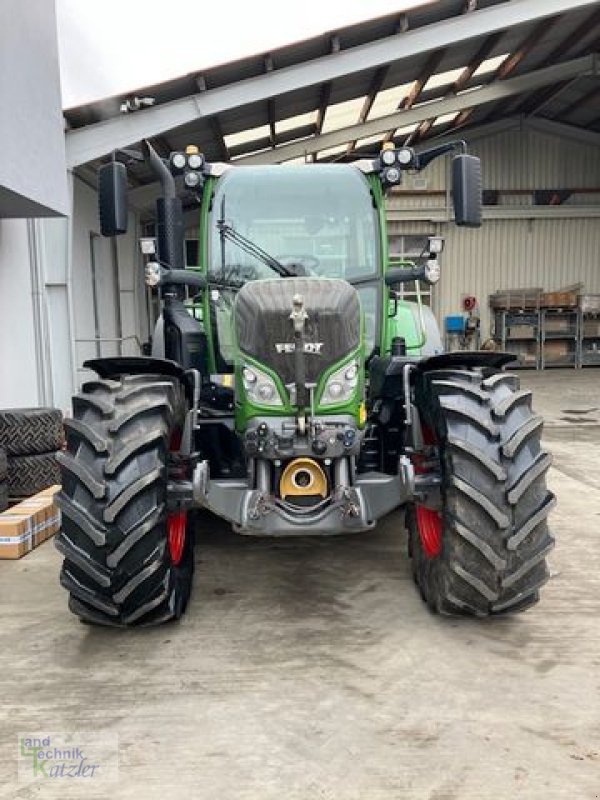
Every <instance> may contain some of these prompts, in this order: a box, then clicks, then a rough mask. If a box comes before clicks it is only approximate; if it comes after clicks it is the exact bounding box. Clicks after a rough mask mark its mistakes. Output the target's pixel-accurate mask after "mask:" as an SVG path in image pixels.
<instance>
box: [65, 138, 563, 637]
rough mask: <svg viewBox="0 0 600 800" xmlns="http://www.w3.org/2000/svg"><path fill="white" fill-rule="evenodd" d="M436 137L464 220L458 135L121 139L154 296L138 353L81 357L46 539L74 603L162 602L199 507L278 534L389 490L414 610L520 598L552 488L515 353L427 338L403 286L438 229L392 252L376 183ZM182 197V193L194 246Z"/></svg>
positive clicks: (361, 511)
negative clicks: (199, 143)
mask: <svg viewBox="0 0 600 800" xmlns="http://www.w3.org/2000/svg"><path fill="white" fill-rule="evenodd" d="M446 153H451V154H453V161H452V184H453V186H452V190H453V202H454V214H455V221H456V224H458V225H465V226H471V227H476V226H479V225H480V224H481V173H480V164H479V160H478V159H477V158H475V157H474V156H472V155H469V154H467V152H466V146H465V144H464V142H454V143H451V144H444V145H440V146H438V147H435V148H433V149H430V150H425V151H421V152H417V151H415V150H414V149H412V148H408V147H403V148H400V149H394V148H390V149H384V150H382V151H381V153H379V155H378V156H377V157H376V158H374V159H369V160H362V161H356V162H355V163H353V164H309V165H308V164H307V165H298V166H291V165H288V166H286V165H282V166H235V165H225V164H209V163H207V162H206V161H205V159H204V158H203V156H202V154H201V153H200V152H198V150H197V148H195V147H190V148H188V149H187V150H186V152H185V153H183V152H177V153H172V154H171V156H170V158H169V159H162V158H160V157H159V156H158V155H157V153H156V152H155V150H154V149H153V148H152V146H151V145H150V144H149V143H147V142H146V143H144V144H143V152H142V153H141V154H136V153H135V152H134V151H127V153H126V158H133V157H136V158H143V159H144V160H145V162H146V164H147V165H149V166H150V167H151V168H152V170H153V172H154V174H155V175H156V177H157V178H158V179H159V180H160V183H161V196H160V198H159V199H158V201H157V226H156V238H155V239H144V240H142V251H143V252H144V253H146V260H147V263H146V266H145V274H146V282H147V283H148V285H151V286H154V287H156V290H157V292H159V293H160V298H161V308H162V312H161V315H160V318H159V320H158V323H157V325H156V329H155V332H154V336H153V340H152V350H151V354H149V355H147V356H140V357H115V358H100V359H95V360H92V361H88V362H86V364H85V366H86V367H87V368H88V369H90V370H93V371H94V372H95V373H96V374H97V376H98V377H97V378H96V379H95V380H91V381H89V382H87V383H85V384H84V385H83V387H82V389H81V392H80V393H79V394H77V395H76V396H75V397H74V399H73V418H72V419H68V420H67V421H66V432H67V449H66V452H64V453H62V454H61V455H60V462H61V469H62V477H63V489H62V492H61V494H60V496H59V504H60V507H61V509H62V513H63V527H62V532H61V533H60V535H59V536H58V537H57V539H56V546H57V548H58V550H59V551H60V552H61V554H62V555H63V556H64V563H63V567H62V571H61V583H62V585H63V586H64V588H65V589H66V590H67V591H68V592H69V596H70V599H69V607H70V609H71V611H72V612H73V613H74V614H76V615H77V616H78V617H79V618H80V619H81V620H83V621H85V622H91V623H98V624H102V625H116V626H136V625H153V624H157V623H159V622H162V621H166V620H170V619H177V618H179V617H180V616H181V615H182V614H183V612H184V611H185V608H186V606H187V603H188V600H189V597H190V592H191V588H192V575H193V571H194V533H195V531H194V527H195V525H194V521H195V516H196V515H195V514H194V513H193V512H194V510H195V509H207V510H209V511H211V512H212V513H214V514H216V515H217V516H219V517H222V518H223V519H225V520H227V521H228V522H229V523H230V524H231V525H232V527H233V529H234V531H237V532H238V533H240V534H244V535H252V536H281V537H283V536H301V535H307V534H309V535H311V536H314V535H317V534H322V535H330V534H346V533H365V532H368V531H370V530H372V529H373V528H374V527H375V525H376V524H377V521H378V520H379V519H381V518H382V517H383V516H385V515H386V514H389V513H390V512H391V511H393V510H394V509H398V508H402V509H404V512H405V513H404V519H405V527H406V529H407V531H408V550H409V555H410V558H411V560H412V571H413V575H414V579H415V582H416V584H417V587H418V589H419V591H420V593H421V596H422V598H423V600H424V601H425V602H426V603H427V604H428V606H429V608H430V609H431V610H433V611H435V612H439V613H442V614H450V615H474V616H478V617H484V616H490V615H499V614H504V613H510V612H516V611H522V610H524V609H526V608H528V607H530V606H531V605H533V604H534V603H535V602H536V601H537V600H538V598H539V590H540V587H541V586H542V585H543V584H544V583H545V581H546V580H547V578H548V571H547V567H546V562H545V558H546V555H547V553H548V552H549V551H550V549H551V548H552V545H553V539H552V537H551V536H550V534H549V532H548V527H547V516H548V513H549V511H550V509H551V508H552V506H553V503H554V498H553V495H552V494H551V493H550V492H549V491H548V490H547V489H546V481H545V473H546V471H547V469H548V466H549V465H550V456H549V455H548V454H547V453H546V452H545V451H544V450H542V448H541V445H540V433H541V428H542V419H541V418H540V417H539V416H537V415H535V414H534V413H533V412H532V410H531V393H530V392H528V391H521V390H520V389H519V382H518V379H517V378H516V377H515V376H513V375H511V374H509V373H507V372H505V371H504V367H505V365H506V364H507V363H509V362H510V361H511V360H512V357H511V356H510V355H507V354H505V353H497V352H489V351H486V352H482V351H480V352H475V351H474V352H452V353H444V352H443V348H442V343H441V338H440V334H439V331H438V328H437V325H436V323H435V320H434V318H433V315H432V313H431V311H430V309H429V308H428V307H427V306H425V305H424V304H423V303H421V302H420V295H419V291H418V287H419V286H420V285H422V282H429V283H434V282H436V281H437V279H438V278H439V262H438V255H439V253H440V251H441V249H442V244H443V242H442V240H441V239H439V238H434V237H432V238H430V239H429V240H428V243H427V246H426V247H425V249H424V251H423V253H422V257H421V258H419V259H416V260H415V261H414V262H410V263H409V262H405V261H393V260H392V259H391V258H390V256H389V253H388V241H387V231H386V211H385V203H384V198H385V192H386V190H387V189H388V188H390V187H393V186H396V185H398V184H399V183H400V182H401V180H402V176H403V173H404V172H406V171H409V170H410V171H413V172H414V171H418V170H421V169H423V168H425V167H426V166H427V164H428V163H429V162H430V161H432V160H433V159H434V158H436V157H438V156H442V155H444V154H446ZM121 157H122V155H121V154H115V156H114V157H113V160H112V161H111V162H110V163H108V164H106V165H104V166H103V167H102V168H101V169H100V173H99V200H100V220H101V230H102V233H103V235H106V236H115V235H118V234H120V233H124V232H125V230H126V228H127V198H126V186H127V173H126V166H125V164H124V163H122V162H121V161H119V160H118V159H119V158H121ZM183 201H185V202H186V204H188V205H189V204H192V205H193V206H194V207H196V208H199V258H198V262H199V265H198V266H196V267H194V268H189V267H188V268H186V267H185V264H184V216H183V210H182V209H183ZM407 282H410V283H411V285H412V284H414V286H415V289H414V291H415V292H416V296H417V298H418V302H416V303H409V302H406V301H405V300H404V299H403V294H402V291H401V290H402V285H403V284H406V283H407ZM203 518H204V519H205V520H206V519H207V518H210V517H208V516H206V515H205V516H204V517H203ZM193 520H194V521H193ZM204 524H206V523H204ZM402 531H403V526H402V524H401V517H398V535H402Z"/></svg>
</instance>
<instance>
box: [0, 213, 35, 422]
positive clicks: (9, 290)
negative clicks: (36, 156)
mask: <svg viewBox="0 0 600 800" xmlns="http://www.w3.org/2000/svg"><path fill="white" fill-rule="evenodd" d="M37 375H38V373H37V353H36V341H35V330H34V317H33V307H32V294H31V274H30V269H29V237H28V234H27V221H26V220H3V219H0V407H2V408H17V407H23V406H30V405H37V404H38V403H39V401H40V398H39V387H38V377H37Z"/></svg>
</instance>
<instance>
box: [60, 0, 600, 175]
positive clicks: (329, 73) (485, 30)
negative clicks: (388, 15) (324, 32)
mask: <svg viewBox="0 0 600 800" xmlns="http://www.w3.org/2000/svg"><path fill="white" fill-rule="evenodd" d="M596 2H597V0H544V3H540V0H519V2H513V3H501V4H499V5H496V6H492V7H490V8H486V9H483V10H481V11H476V12H473V13H471V14H463V15H461V16H459V17H452V18H450V19H446V20H442V21H441V22H438V23H436V24H431V25H426V26H423V27H421V28H416V29H415V30H412V31H407V32H406V33H399V34H395V35H393V36H388V37H386V38H384V39H378V40H376V41H373V42H368V43H366V44H363V45H358V46H356V47H352V48H348V49H347V50H340V51H339V52H337V53H330V54H329V55H326V56H322V57H320V58H316V59H314V60H312V61H308V62H305V63H300V64H294V65H292V66H289V67H284V68H282V69H275V70H273V72H270V73H268V74H262V75H257V76H256V77H253V78H246V79H245V80H241V81H238V82H236V83H233V84H228V85H226V86H222V87H219V88H217V89H209V90H207V91H205V92H203V93H199V94H195V95H191V96H189V97H184V98H181V99H179V100H173V101H172V102H169V103H160V104H158V105H156V106H153V107H152V108H148V109H144V110H141V111H136V112H135V113H133V114H127V115H123V116H118V117H113V118H110V119H107V120H104V121H102V122H97V123H95V124H92V125H87V126H84V127H82V128H74V129H72V130H70V131H68V132H67V134H66V145H67V165H68V167H69V168H70V169H71V168H73V167H75V166H77V165H78V164H84V163H86V162H88V161H93V160H94V159H96V158H99V157H100V156H103V155H105V154H106V153H109V152H111V151H112V150H114V149H115V148H118V147H126V146H128V145H131V144H133V143H135V142H139V141H140V140H141V139H145V138H148V137H152V136H158V135H160V134H161V133H164V132H165V131H168V130H170V129H172V128H177V127H179V126H181V125H186V124H187V123H189V122H193V121H194V120H196V119H198V118H205V117H212V116H214V115H216V114H221V113H223V112H225V111H228V110H230V109H233V108H240V107H242V106H246V105H249V104H252V103H257V102H261V101H264V100H268V99H269V98H270V97H277V96H278V95H282V94H286V93H288V92H293V91H296V90H298V89H302V88H304V87H306V86H316V85H319V84H323V83H326V82H327V81H333V80H335V79H336V78H341V77H344V76H346V75H352V74H356V73H359V72H364V71H365V70H369V69H376V68H377V67H382V66H384V65H385V64H388V63H390V62H395V61H401V60H404V59H409V58H413V57H416V56H420V55H422V54H424V53H430V52H432V51H434V50H438V49H440V48H442V47H448V46H453V45H454V46H459V45H460V44H462V43H464V42H466V41H468V40H470V39H475V38H478V37H481V36H488V35H489V34H491V33H494V32H495V31H499V30H508V29H510V28H514V27H515V26H518V25H526V24H527V23H530V22H535V21H536V20H540V19H545V18H547V17H551V16H554V15H555V14H560V13H563V12H567V11H575V10H576V9H578V8H585V7H588V6H593V5H595V4H596Z"/></svg>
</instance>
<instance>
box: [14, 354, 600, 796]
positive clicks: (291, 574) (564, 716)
mask: <svg viewBox="0 0 600 800" xmlns="http://www.w3.org/2000/svg"><path fill="white" fill-rule="evenodd" d="M521 375H522V381H523V383H524V384H525V385H528V386H532V387H533V388H534V390H535V398H536V404H535V405H536V408H537V410H538V411H541V412H543V413H545V414H547V417H548V427H547V430H546V444H547V446H548V447H549V448H550V449H551V450H552V451H553V453H554V454H555V466H554V467H553V469H552V470H551V473H550V477H549V483H550V486H551V488H552V489H553V490H554V491H555V492H556V493H557V495H558V498H559V505H558V509H557V511H556V512H555V513H554V515H553V518H552V522H553V528H554V532H555V534H556V538H557V547H556V550H555V552H554V554H553V556H552V558H551V567H552V571H553V575H554V579H553V580H552V581H551V582H550V583H549V584H548V586H547V587H546V590H545V592H544V595H543V600H542V602H541V604H540V605H539V606H537V607H536V608H535V609H534V610H532V611H530V612H528V613H526V614H524V615H521V616H518V617H515V618H512V619H501V620H495V621H491V622H490V621H488V622H485V621H484V622H477V621H461V620H458V621H457V620H448V619H440V618H437V617H434V616H432V615H431V614H430V613H428V611H427V610H426V609H425V607H424V606H423V605H422V603H421V602H420V600H419V598H418V597H417V594H416V591H415V589H414V587H413V584H412V581H411V579H410V576H409V565H408V561H407V558H406V537H405V533H404V531H403V528H402V518H401V516H400V515H397V514H396V515H392V516H390V517H389V518H388V519H386V521H385V522H384V523H383V524H382V525H381V526H380V527H379V529H378V530H377V531H376V532H375V533H373V534H367V535H363V536H357V537H354V538H338V539H330V540H322V539H321V540H320V539H317V538H314V539H302V540H294V541H257V540H251V539H243V538H239V537H235V536H233V535H231V534H229V533H227V532H226V530H224V529H223V526H222V525H220V524H219V523H218V522H216V521H214V520H213V519H211V518H209V519H205V524H206V526H207V529H208V530H207V531H206V532H205V533H203V534H202V535H201V536H200V539H199V543H198V547H197V551H196V558H197V573H196V587H195V591H194V596H193V601H192V604H191V607H190V609H189V612H188V614H187V616H186V617H185V619H184V620H183V621H182V622H181V623H180V624H175V625H170V626H166V627H162V628H159V629H154V630H144V631H133V632H127V631H112V630H103V629H94V628H90V627H87V626H83V625H80V624H79V623H78V622H77V621H76V620H75V618H74V617H72V616H71V615H70V614H68V613H67V609H66V597H65V594H64V592H63V591H62V589H60V588H59V586H58V582H57V575H58V569H59V555H58V553H57V552H56V551H55V550H54V548H53V547H52V545H51V544H50V543H48V544H46V545H44V546H42V547H41V548H40V549H39V550H37V551H35V552H33V553H32V554H31V555H29V556H28V557H26V558H25V559H23V560H21V561H19V562H0V610H1V612H2V617H1V620H2V621H1V623H0V625H1V627H0V632H1V638H0V643H1V644H0V732H1V734H2V735H1V736H0V797H2V798H34V797H35V798H38V797H39V798H46V797H49V798H65V797H76V798H81V797H84V796H85V797H86V798H88V797H102V798H106V797H109V796H110V797H111V798H132V799H133V798H135V799H136V800H138V799H139V798H141V797H143V798H148V800H153V799H154V798H161V800H163V798H166V797H168V798H169V799H170V800H174V799H175V800H176V799H178V798H186V800H187V799H188V798H211V800H212V799H213V798H214V799H215V800H230V798H231V800H233V799H234V798H235V800H240V799H242V800H244V799H245V798H252V800H254V799H256V800H282V799H283V798H285V800H295V799H296V798H302V799H303V800H304V798H306V800H316V799H317V798H332V799H333V798H335V800H355V799H356V800H358V799H359V798H360V800H378V798H382V799H383V798H385V799H386V800H389V799H390V798H410V799H411V800H413V799H414V800H420V799H421V798H423V799H425V798H427V799H428V800H451V799H453V800H454V799H461V798H477V800H485V798H490V800H491V798H493V800H503V799H504V798H513V797H517V798H518V797H523V798H527V799H528V800H530V799H533V800H535V799H537V798H540V800H541V799H542V798H543V800H554V798H563V797H564V798H569V800H571V798H576V799H577V800H584V799H587V798H590V800H591V798H598V797H599V796H600V538H599V535H600V460H599V459H598V446H599V443H600V371H593V370H590V371H583V372H575V371H569V372H567V371H561V372H558V371H553V372H546V373H538V374H532V373H521ZM576 412H581V413H576ZM32 729H34V730H35V729H38V730H55V731H56V730H58V731H77V730H80V731H82V730H106V731H116V732H117V733H118V735H119V741H120V780H119V783H118V784H117V785H115V786H114V788H112V789H110V790H107V788H106V787H102V788H98V789H97V790H96V789H94V786H93V785H91V784H89V785H87V786H85V788H84V787H81V786H80V785H79V786H72V787H69V786H65V782H64V781H60V785H49V784H48V782H46V784H44V785H40V784H38V785H36V786H32V787H28V786H24V785H19V784H18V783H17V782H16V747H17V737H16V734H17V732H18V731H24V730H32Z"/></svg>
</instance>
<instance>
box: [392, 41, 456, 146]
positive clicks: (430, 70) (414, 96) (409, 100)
mask: <svg viewBox="0 0 600 800" xmlns="http://www.w3.org/2000/svg"><path fill="white" fill-rule="evenodd" d="M445 55H446V50H445V49H442V50H438V51H437V52H435V53H432V54H431V55H430V56H429V58H428V59H427V61H426V63H425V66H424V67H423V69H422V70H421V74H420V75H419V77H418V78H417V80H416V81H415V82H414V84H413V85H412V87H411V89H410V91H409V92H408V94H407V95H405V96H404V97H403V98H402V101H401V102H400V105H399V106H398V110H399V111H401V110H402V109H409V108H412V107H413V106H414V104H415V103H416V102H417V100H418V99H419V97H420V96H421V92H422V91H423V89H424V88H425V85H426V83H427V81H428V80H429V78H431V76H432V75H433V74H434V72H436V70H437V68H438V67H439V65H440V63H441V61H442V59H443V58H444V56H445ZM393 136H394V130H391V131H387V133H386V134H385V136H384V137H383V141H384V142H389V141H391V140H392V138H393Z"/></svg>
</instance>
